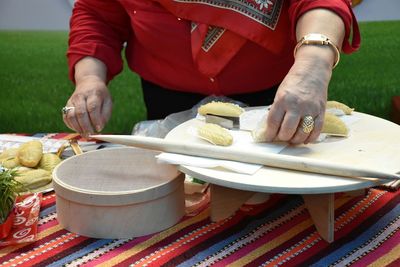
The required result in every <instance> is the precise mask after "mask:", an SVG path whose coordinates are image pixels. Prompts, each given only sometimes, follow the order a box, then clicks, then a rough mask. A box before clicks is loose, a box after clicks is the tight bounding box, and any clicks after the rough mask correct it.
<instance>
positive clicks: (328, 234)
mask: <svg viewBox="0 0 400 267" xmlns="http://www.w3.org/2000/svg"><path fill="white" fill-rule="evenodd" d="M302 197H303V199H304V204H305V205H306V208H307V209H308V212H309V213H310V216H311V218H312V220H313V222H314V225H315V227H316V228H317V231H318V233H319V234H320V235H321V237H322V238H323V239H324V240H326V241H327V242H329V243H332V242H333V240H334V230H335V196H334V194H333V193H332V194H316V195H302Z"/></svg>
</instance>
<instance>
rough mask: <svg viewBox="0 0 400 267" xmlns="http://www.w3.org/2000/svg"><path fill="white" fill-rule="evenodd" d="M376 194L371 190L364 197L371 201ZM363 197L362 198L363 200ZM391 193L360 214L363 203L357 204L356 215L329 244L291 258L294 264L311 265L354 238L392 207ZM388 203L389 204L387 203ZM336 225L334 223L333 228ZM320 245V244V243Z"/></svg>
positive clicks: (315, 247)
mask: <svg viewBox="0 0 400 267" xmlns="http://www.w3.org/2000/svg"><path fill="white" fill-rule="evenodd" d="M377 195H378V192H371V194H370V195H368V196H367V197H366V198H365V199H368V200H369V201H367V203H370V202H371V201H373V199H374V197H375V196H377ZM365 199H363V200H365ZM393 199H394V197H393V194H390V193H386V192H385V194H384V195H382V196H381V197H380V198H378V199H377V200H376V201H374V202H373V203H372V204H371V205H370V206H369V207H368V208H367V209H366V210H364V211H363V212H362V214H358V212H359V211H360V210H361V209H363V208H364V207H365V203H364V204H362V205H359V206H357V208H356V210H355V211H357V217H355V218H353V219H352V220H351V221H350V222H349V223H347V224H346V225H345V226H344V227H342V228H341V229H340V230H339V231H337V230H336V231H335V242H333V243H331V244H327V243H326V244H325V245H323V247H322V248H323V249H322V250H321V248H319V247H318V246H314V247H312V248H310V249H308V250H307V251H305V252H304V253H302V254H301V255H299V256H298V257H296V258H294V259H293V263H294V264H300V263H301V264H304V265H311V264H312V263H314V262H315V261H318V260H319V259H320V258H321V257H323V256H326V255H329V254H331V253H332V252H334V251H335V250H337V249H338V248H340V247H341V246H343V245H344V244H346V243H347V242H349V241H351V240H354V239H356V238H357V236H358V235H360V234H362V233H363V231H364V229H366V227H369V226H371V225H373V224H374V223H375V222H376V220H378V219H379V217H380V214H382V212H385V213H386V212H388V211H390V210H391V209H393V205H396V204H395V203H396V201H394V202H392V201H391V200H393ZM387 204H389V205H387ZM337 227H338V225H337V224H336V223H335V229H337ZM321 245H322V244H321Z"/></svg>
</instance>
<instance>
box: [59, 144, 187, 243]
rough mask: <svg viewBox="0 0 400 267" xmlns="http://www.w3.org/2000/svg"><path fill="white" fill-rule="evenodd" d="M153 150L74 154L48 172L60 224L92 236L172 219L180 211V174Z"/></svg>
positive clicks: (148, 230) (134, 231)
mask: <svg viewBox="0 0 400 267" xmlns="http://www.w3.org/2000/svg"><path fill="white" fill-rule="evenodd" d="M156 154H157V152H155V151H151V150H144V149H138V148H125V147H124V148H112V149H103V150H97V151H92V152H87V153H84V154H81V155H77V156H73V157H71V158H68V159H66V160H65V161H63V162H62V163H61V164H59V165H58V166H57V167H56V169H55V170H54V172H53V184H54V190H55V192H56V208H57V218H58V221H59V223H60V224H61V225H62V226H63V227H64V228H65V229H67V230H69V231H71V232H74V233H78V234H80V235H83V236H88V237H94V238H111V239H114V238H129V237H136V236H142V235H147V234H152V233H155V232H158V231H161V230H164V229H166V228H168V227H171V226H172V225H174V224H176V223H177V222H178V221H179V220H180V219H181V218H182V216H183V215H184V212H185V203H184V189H183V185H184V175H183V174H181V173H180V172H179V171H178V170H177V168H176V167H175V166H173V165H168V164H162V163H157V160H156V159H155V155H156Z"/></svg>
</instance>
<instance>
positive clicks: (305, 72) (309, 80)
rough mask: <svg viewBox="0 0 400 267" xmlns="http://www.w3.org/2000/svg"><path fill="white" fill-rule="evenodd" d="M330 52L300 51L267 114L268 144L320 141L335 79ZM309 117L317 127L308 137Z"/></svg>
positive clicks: (306, 48)
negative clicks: (329, 95)
mask: <svg viewBox="0 0 400 267" xmlns="http://www.w3.org/2000/svg"><path fill="white" fill-rule="evenodd" d="M329 49H330V48H329V47H320V46H303V47H301V49H299V51H298V53H297V55H296V61H295V63H294V64H293V66H292V68H291V69H290V71H289V73H288V74H287V75H286V77H285V79H284V80H283V81H282V83H281V85H280V86H279V88H278V91H277V94H276V96H275V100H274V103H273V105H272V106H271V109H270V111H269V113H268V119H267V133H266V135H267V136H266V139H267V141H269V142H270V141H273V140H280V141H287V142H290V143H292V144H301V143H305V144H307V143H309V142H313V141H315V140H316V139H317V138H318V136H319V134H320V132H321V129H322V125H323V122H324V114H325V106H326V100H327V91H328V84H329V81H330V79H331V75H332V59H331V58H332V51H330V50H329ZM306 116H311V117H312V118H313V120H314V127H313V129H312V131H311V132H309V133H308V131H307V130H304V128H303V126H302V122H303V119H304V117H306Z"/></svg>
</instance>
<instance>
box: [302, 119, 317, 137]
mask: <svg viewBox="0 0 400 267" xmlns="http://www.w3.org/2000/svg"><path fill="white" fill-rule="evenodd" d="M301 129H302V130H303V132H304V133H306V134H308V133H311V132H312V130H313V129H314V118H313V117H312V116H309V115H307V116H304V117H303V120H302V122H301Z"/></svg>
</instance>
